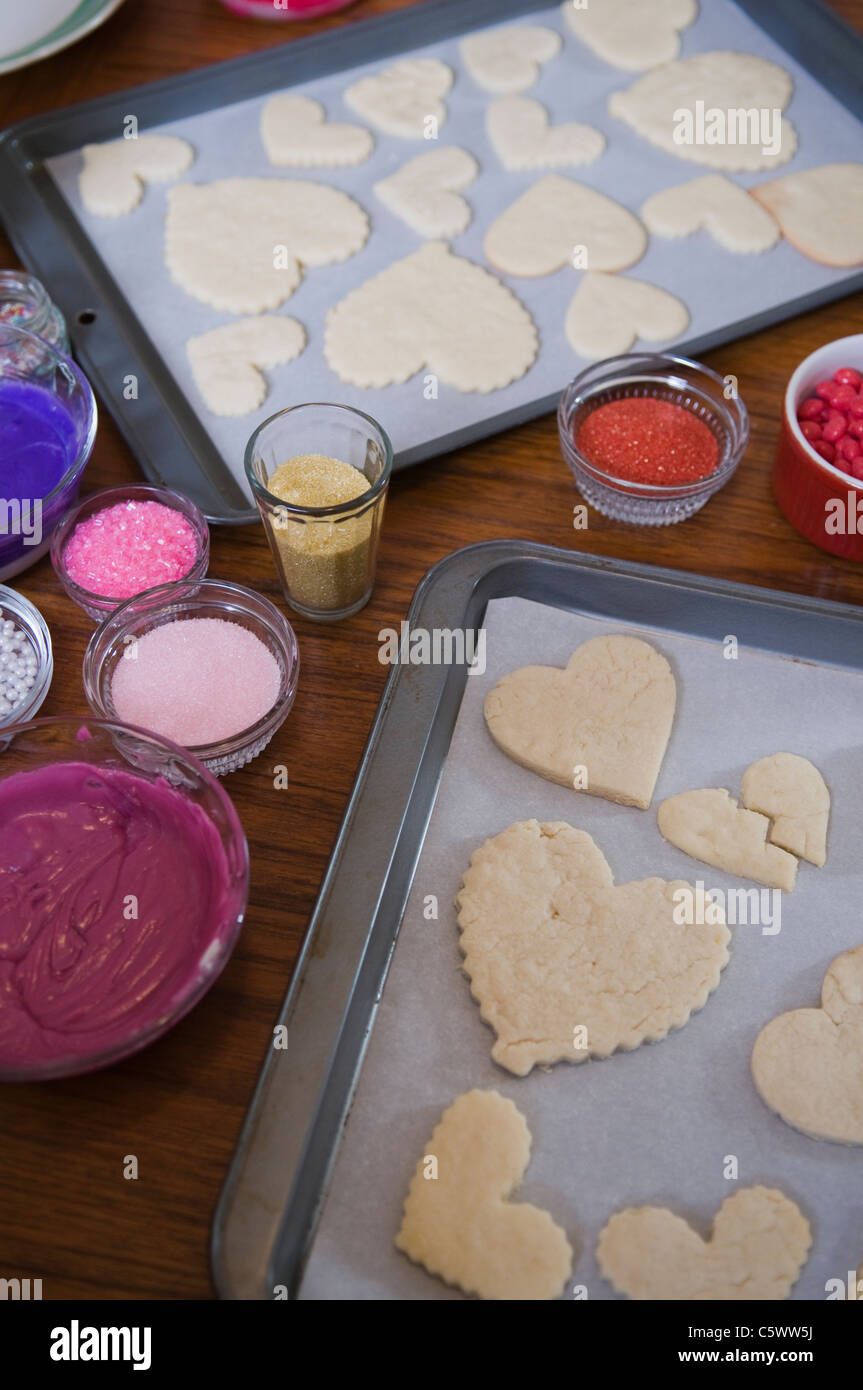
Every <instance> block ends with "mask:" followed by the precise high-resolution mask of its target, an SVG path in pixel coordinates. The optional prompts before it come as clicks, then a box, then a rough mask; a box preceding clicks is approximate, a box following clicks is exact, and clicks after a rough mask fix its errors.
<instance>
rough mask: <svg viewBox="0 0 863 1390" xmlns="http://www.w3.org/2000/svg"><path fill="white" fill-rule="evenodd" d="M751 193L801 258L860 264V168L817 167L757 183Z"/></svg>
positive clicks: (862, 174) (862, 245)
mask: <svg viewBox="0 0 863 1390" xmlns="http://www.w3.org/2000/svg"><path fill="white" fill-rule="evenodd" d="M752 194H753V197H755V198H757V199H758V201H759V203H761V204H762V206H763V207H765V208H767V209H768V210H769V211H770V212H771V213H772V214H773V216H774V217H775V218H776V220H777V222H778V223H779V225H780V227H781V228H782V233H783V235H784V236H786V237H787V238H788V240H789V241H790V242H791V245H792V246H796V247H797V250H798V251H802V253H803V255H804V256H809V257H810V258H811V259H812V260H813V261H820V262H821V264H822V265H836V266H847V265H861V264H863V164H822V165H820V166H819V168H817V169H804V170H803V172H802V173H801V174H786V175H785V177H784V178H781V179H773V180H772V182H770V183H762V184H761V185H760V186H759V187H758V188H753V189H752ZM824 208H829V209H830V215H829V217H824V216H823V209H824Z"/></svg>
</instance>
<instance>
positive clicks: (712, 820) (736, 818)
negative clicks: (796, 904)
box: [657, 787, 797, 893]
mask: <svg viewBox="0 0 863 1390" xmlns="http://www.w3.org/2000/svg"><path fill="white" fill-rule="evenodd" d="M657 820H658V823H659V830H660V833H661V834H662V835H663V836H664V837H665V839H666V840H668V842H669V844H672V845H676V847H677V848H678V849H682V850H683V853H684V854H689V855H691V856H692V858H693V859H700V860H701V862H702V864H711V865H712V866H713V868H714V869H721V870H722V871H723V872H724V873H726V874H738V875H739V876H740V877H741V878H752V879H754V880H755V882H756V883H763V884H765V885H766V886H767V887H768V888H783V889H784V890H785V892H786V893H790V892H791V891H792V890H793V888H794V884H795V882H796V879H797V860H796V859H795V858H794V855H793V854H788V853H786V851H785V850H784V849H780V848H779V847H778V845H771V844H769V843H768V839H767V835H768V831H769V830H770V822H769V820H768V819H767V817H766V816H762V815H759V813H758V812H757V811H749V810H747V809H746V808H745V807H743V806H738V804H737V802H736V801H735V800H734V797H733V796H732V795H731V793H730V792H727V791H726V790H725V788H724V787H700V788H699V789H698V790H697V791H690V792H678V793H677V795H676V796H669V797H668V798H667V799H666V800H665V801H663V802H661V804H660V806H659V810H658V812H657Z"/></svg>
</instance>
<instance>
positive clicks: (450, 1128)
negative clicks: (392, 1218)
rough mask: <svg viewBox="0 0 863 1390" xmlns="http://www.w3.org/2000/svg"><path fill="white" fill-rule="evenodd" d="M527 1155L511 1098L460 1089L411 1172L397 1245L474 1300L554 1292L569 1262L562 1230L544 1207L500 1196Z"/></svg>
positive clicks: (517, 1177)
mask: <svg viewBox="0 0 863 1390" xmlns="http://www.w3.org/2000/svg"><path fill="white" fill-rule="evenodd" d="M432 1159H433V1160H434V1164H433V1165H432V1163H431V1162H430V1160H432ZM529 1162H530V1130H529V1129H528V1127H527V1124H526V1123H525V1120H524V1116H523V1115H522V1114H521V1111H520V1110H518V1109H517V1107H516V1106H515V1105H513V1103H512V1101H511V1100H505V1099H504V1097H503V1096H502V1095H500V1094H499V1093H498V1092H497V1091H468V1092H466V1093H465V1094H464V1095H462V1096H459V1097H458V1099H457V1100H454V1101H453V1103H452V1105H451V1106H450V1107H449V1108H448V1109H447V1110H445V1111H444V1113H443V1115H442V1116H441V1118H440V1120H439V1122H438V1124H437V1125H436V1126H435V1129H434V1132H433V1134H432V1136H431V1138H430V1139H429V1141H428V1144H427V1145H426V1149H425V1153H424V1155H423V1157H422V1158H421V1159H420V1161H419V1163H418V1164H417V1167H416V1172H415V1173H414V1176H413V1178H412V1179H411V1185H410V1188H409V1190H408V1195H407V1198H406V1200H405V1206H404V1218H403V1220H402V1224H401V1229H400V1230H399V1233H398V1235H397V1236H396V1245H397V1246H398V1248H399V1250H403V1251H404V1252H405V1254H406V1255H408V1256H409V1257H410V1259H412V1260H414V1261H415V1262H416V1263H417V1264H422V1265H425V1267H426V1269H427V1270H428V1271H429V1273H430V1274H437V1275H439V1276H440V1278H441V1279H443V1280H444V1281H445V1282H446V1283H447V1284H455V1285H457V1286H458V1287H459V1288H461V1289H464V1290H465V1292H466V1293H474V1294H478V1295H479V1297H480V1298H485V1299H507V1300H510V1299H512V1300H516V1299H519V1300H520V1299H548V1298H557V1297H558V1295H559V1294H561V1293H562V1292H563V1286H564V1284H565V1283H566V1281H567V1279H568V1278H569V1276H570V1272H571V1270H572V1248H571V1247H570V1244H569V1241H568V1240H567V1238H566V1234H565V1233H564V1232H563V1231H562V1230H561V1228H560V1227H559V1226H557V1225H555V1223H554V1222H553V1221H552V1219H551V1217H550V1216H549V1214H548V1212H547V1211H542V1210H541V1209H540V1208H539V1207H534V1206H530V1205H529V1204H528V1203H527V1202H511V1201H509V1197H510V1196H511V1194H512V1193H513V1191H514V1190H515V1189H516V1188H517V1187H518V1185H519V1183H520V1182H521V1179H522V1176H523V1174H524V1171H525V1169H526V1168H527V1165H528V1163H529Z"/></svg>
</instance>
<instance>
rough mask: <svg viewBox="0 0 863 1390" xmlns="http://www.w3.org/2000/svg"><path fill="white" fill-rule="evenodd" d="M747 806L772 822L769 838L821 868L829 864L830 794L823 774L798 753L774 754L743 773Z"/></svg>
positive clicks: (744, 796)
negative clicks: (828, 826) (828, 827)
mask: <svg viewBox="0 0 863 1390" xmlns="http://www.w3.org/2000/svg"><path fill="white" fill-rule="evenodd" d="M743 804H744V806H747V807H748V808H749V810H750V811H760V812H761V814H762V815H763V816H769V817H770V820H771V826H770V832H769V838H770V840H771V843H772V844H774V845H781V847H782V848H783V849H787V850H788V851H789V852H790V853H791V854H796V855H797V857H798V858H799V859H808V860H809V863H810V864H816V865H817V866H818V868H819V869H820V868H821V867H822V866H823V865H824V864H825V863H826V861H827V824H828V821H829V820H830V792H829V791H828V789H827V783H826V782H825V781H824V778H823V777H822V776H821V773H820V772H819V771H818V769H817V767H815V765H814V763H810V761H809V759H808V758H801V757H800V755H799V754H798V753H771V755H770V757H769V758H759V760H758V762H757V763H753V764H752V766H751V767H748V768H747V769H746V771H745V772H744V774H743Z"/></svg>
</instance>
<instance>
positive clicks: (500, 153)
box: [485, 97, 605, 250]
mask: <svg viewBox="0 0 863 1390" xmlns="http://www.w3.org/2000/svg"><path fill="white" fill-rule="evenodd" d="M485 128H486V130H487V131H488V137H489V139H490V140H491V143H492V145H493V146H494V150H495V153H496V154H497V157H498V159H499V160H500V162H501V164H502V165H503V166H504V168H505V169H556V168H558V167H559V166H560V165H562V164H592V163H593V162H594V160H595V159H598V158H599V156H600V155H601V154H602V151H603V150H604V149H605V136H604V135H601V134H600V132H599V131H598V130H594V128H593V126H589V125H579V124H578V123H577V122H575V121H572V122H570V123H568V124H567V125H557V126H552V125H550V124H549V120H548V112H547V111H546V109H545V107H544V106H543V105H542V104H541V103H540V102H538V101H533V100H532V99H531V98H530V97H501V99H500V100H499V101H493V102H492V103H491V105H490V106H489V108H488V110H487V111H486V114H485ZM570 250H571V248H570Z"/></svg>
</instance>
